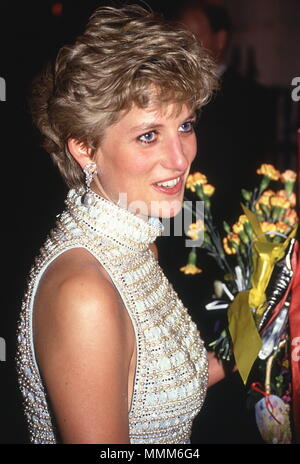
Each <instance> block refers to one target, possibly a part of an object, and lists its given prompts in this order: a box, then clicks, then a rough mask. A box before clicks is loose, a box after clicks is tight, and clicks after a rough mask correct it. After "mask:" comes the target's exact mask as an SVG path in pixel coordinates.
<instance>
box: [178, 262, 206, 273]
mask: <svg viewBox="0 0 300 464" xmlns="http://www.w3.org/2000/svg"><path fill="white" fill-rule="evenodd" d="M180 270H181V272H184V274H199V273H200V272H202V269H199V268H198V267H197V266H196V265H195V264H187V265H186V266H183V267H181V268H180Z"/></svg>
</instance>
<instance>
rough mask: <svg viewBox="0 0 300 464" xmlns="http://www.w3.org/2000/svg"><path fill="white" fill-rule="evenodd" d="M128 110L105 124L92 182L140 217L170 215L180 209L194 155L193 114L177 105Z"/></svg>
mask: <svg viewBox="0 0 300 464" xmlns="http://www.w3.org/2000/svg"><path fill="white" fill-rule="evenodd" d="M174 109H175V107H174V105H172V104H170V105H167V106H166V107H165V108H164V109H163V110H162V109H160V110H157V109H154V108H149V109H141V108H138V107H136V106H133V107H132V108H131V110H130V111H128V112H127V113H125V114H124V115H123V116H122V118H121V119H120V120H119V121H118V122H117V123H115V124H113V125H111V126H109V127H108V128H107V129H106V131H105V135H104V138H103V140H102V143H101V145H100V147H99V148H98V149H97V151H96V153H95V162H96V164H97V169H98V173H99V174H98V176H97V177H98V179H96V183H95V184H94V185H93V188H94V189H95V190H96V191H97V190H98V193H99V194H100V195H101V194H102V193H101V191H99V189H97V181H99V182H100V184H101V186H102V187H103V189H104V191H105V192H106V193H107V194H108V197H109V198H110V199H112V200H113V201H118V200H119V198H120V194H121V193H122V199H121V205H122V204H124V203H123V200H124V199H125V200H126V202H127V205H128V206H129V208H128V209H130V210H132V211H133V212H135V213H136V214H138V215H140V216H141V217H144V218H145V217H147V216H156V217H172V216H174V215H176V214H178V213H179V211H180V210H181V207H182V202H183V195H184V187H185V181H186V178H187V176H188V173H189V169H190V165H191V163H192V161H193V159H194V157H195V155H196V149H197V146H196V137H195V132H194V123H195V114H194V113H191V111H190V109H189V108H188V107H187V106H185V105H184V106H182V109H181V111H180V114H176V112H174Z"/></svg>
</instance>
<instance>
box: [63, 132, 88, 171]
mask: <svg viewBox="0 0 300 464" xmlns="http://www.w3.org/2000/svg"><path fill="white" fill-rule="evenodd" d="M68 149H69V152H70V153H71V155H72V156H73V158H74V159H75V160H76V161H77V163H78V164H79V165H80V166H81V167H82V168H84V166H85V165H86V164H87V163H89V162H90V161H91V149H90V148H88V147H87V146H86V145H85V144H84V143H83V142H79V141H78V140H76V139H69V140H68Z"/></svg>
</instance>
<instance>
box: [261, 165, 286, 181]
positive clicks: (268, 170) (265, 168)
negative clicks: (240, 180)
mask: <svg viewBox="0 0 300 464" xmlns="http://www.w3.org/2000/svg"><path fill="white" fill-rule="evenodd" d="M256 172H257V174H261V175H262V176H265V177H268V178H269V179H271V180H278V179H279V177H280V172H279V171H277V169H275V168H274V166H273V165H272V164H262V165H261V167H260V168H259V169H257V171H256Z"/></svg>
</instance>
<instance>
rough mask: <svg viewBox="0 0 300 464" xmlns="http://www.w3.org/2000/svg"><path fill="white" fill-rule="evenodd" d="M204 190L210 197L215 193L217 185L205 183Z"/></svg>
mask: <svg viewBox="0 0 300 464" xmlns="http://www.w3.org/2000/svg"><path fill="white" fill-rule="evenodd" d="M203 192H204V193H205V195H207V196H208V197H211V196H212V195H213V194H214V193H215V187H214V186H213V185H210V184H205V185H203Z"/></svg>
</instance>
